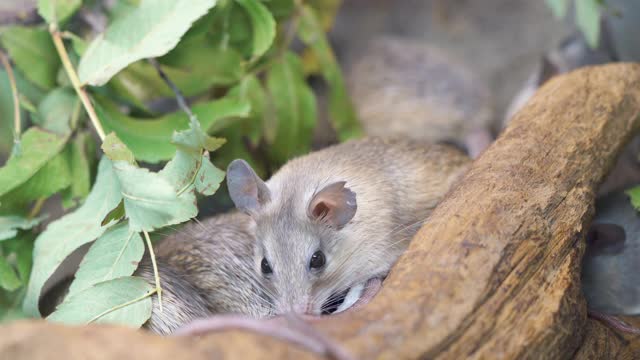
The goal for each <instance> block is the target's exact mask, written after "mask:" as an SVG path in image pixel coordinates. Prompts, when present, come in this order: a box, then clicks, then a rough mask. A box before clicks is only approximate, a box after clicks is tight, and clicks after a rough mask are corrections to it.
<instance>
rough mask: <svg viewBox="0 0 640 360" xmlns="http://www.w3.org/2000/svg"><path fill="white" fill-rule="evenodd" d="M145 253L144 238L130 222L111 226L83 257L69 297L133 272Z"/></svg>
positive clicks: (70, 288)
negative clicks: (130, 226)
mask: <svg viewBox="0 0 640 360" xmlns="http://www.w3.org/2000/svg"><path fill="white" fill-rule="evenodd" d="M143 254H144V243H143V242H142V238H141V237H140V234H137V233H134V232H131V231H130V230H129V224H127V223H126V222H123V223H121V224H118V225H116V226H113V227H111V228H110V229H109V230H107V231H106V232H105V233H104V234H103V235H102V236H101V237H99V238H98V240H96V242H95V243H94V244H93V245H91V248H90V249H89V251H88V252H87V254H86V255H85V256H84V258H83V259H82V262H81V263H80V268H79V269H78V272H77V273H76V275H75V279H74V280H73V283H71V286H70V287H69V295H68V296H73V294H75V293H77V292H78V291H82V290H84V289H86V288H89V287H91V286H93V285H95V284H97V283H100V282H103V281H107V280H112V279H115V278H119V277H122V276H129V275H131V274H133V272H134V271H135V270H136V268H137V267H138V262H139V261H140V259H142V255H143Z"/></svg>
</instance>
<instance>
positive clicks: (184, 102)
mask: <svg viewBox="0 0 640 360" xmlns="http://www.w3.org/2000/svg"><path fill="white" fill-rule="evenodd" d="M148 60H149V63H150V64H151V65H152V66H153V67H154V68H155V69H156V71H157V72H158V75H160V77H161V78H162V80H163V81H164V82H165V83H166V84H167V86H169V88H170V89H171V91H173V93H174V94H175V96H176V101H177V102H178V106H179V107H180V109H182V111H184V112H185V113H187V115H189V120H193V118H194V116H193V112H191V108H189V105H188V104H187V100H186V99H185V98H184V95H182V92H181V91H180V89H178V86H176V84H174V82H173V81H171V79H169V77H168V76H167V74H166V73H165V72H164V71H163V70H162V68H161V67H160V64H159V63H158V60H156V59H154V58H150V59H148Z"/></svg>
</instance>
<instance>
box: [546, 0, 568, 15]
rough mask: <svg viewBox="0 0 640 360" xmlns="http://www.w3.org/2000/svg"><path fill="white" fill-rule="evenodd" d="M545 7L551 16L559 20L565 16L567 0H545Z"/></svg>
mask: <svg viewBox="0 0 640 360" xmlns="http://www.w3.org/2000/svg"><path fill="white" fill-rule="evenodd" d="M545 1H546V3H547V6H548V7H549V8H550V9H551V12H552V13H553V16H555V17H557V18H559V19H561V18H564V17H565V16H566V15H567V10H568V9H569V0H545Z"/></svg>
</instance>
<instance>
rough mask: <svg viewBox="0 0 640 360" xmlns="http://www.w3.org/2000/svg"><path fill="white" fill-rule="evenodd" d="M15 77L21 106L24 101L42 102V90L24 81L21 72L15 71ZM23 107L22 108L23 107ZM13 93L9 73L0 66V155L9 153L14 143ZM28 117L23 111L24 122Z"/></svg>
mask: <svg viewBox="0 0 640 360" xmlns="http://www.w3.org/2000/svg"><path fill="white" fill-rule="evenodd" d="M16 70H17V69H16ZM13 75H14V77H15V80H16V87H17V88H18V93H19V94H20V102H21V105H22V104H23V103H24V101H29V100H27V99H31V101H40V99H41V97H42V96H43V94H42V90H40V89H39V88H38V87H36V86H35V85H33V84H32V83H30V82H28V81H27V80H25V79H24V77H23V76H22V74H21V73H20V72H19V71H14V72H13ZM21 107H22V106H21ZM13 114H14V112H13V93H12V91H11V85H10V83H9V77H8V76H7V72H6V71H5V70H4V68H2V67H1V66H0V119H1V120H0V153H5V154H7V153H9V150H10V149H11V144H12V142H13V133H14V124H13ZM25 117H26V113H25V111H22V120H23V123H24V122H25V121H24V119H25Z"/></svg>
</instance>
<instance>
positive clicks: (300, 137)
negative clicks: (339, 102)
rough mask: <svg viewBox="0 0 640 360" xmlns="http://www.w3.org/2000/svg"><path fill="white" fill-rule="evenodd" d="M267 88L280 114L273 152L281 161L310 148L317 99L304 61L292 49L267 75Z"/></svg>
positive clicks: (273, 155)
mask: <svg viewBox="0 0 640 360" xmlns="http://www.w3.org/2000/svg"><path fill="white" fill-rule="evenodd" d="M267 88H268V89H269V93H270V95H271V99H272V101H273V104H274V106H275V110H276V114H277V116H278V126H277V132H276V137H275V140H274V143H273V144H272V146H271V147H270V155H271V156H272V157H273V158H274V159H275V161H277V162H279V163H284V162H285V161H286V160H288V159H289V158H291V157H293V156H295V155H300V154H304V153H306V152H308V151H309V150H310V148H311V137H312V135H313V129H314V127H315V124H316V102H315V98H314V95H313V92H312V91H311V88H310V87H309V85H308V84H307V83H306V81H305V79H304V74H303V72H302V64H301V63H300V60H299V59H298V57H297V56H296V55H295V54H293V53H291V52H289V53H287V54H285V56H283V58H282V59H281V60H280V61H278V62H277V63H275V64H274V65H273V67H272V68H271V70H270V71H269V74H268V76H267Z"/></svg>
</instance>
